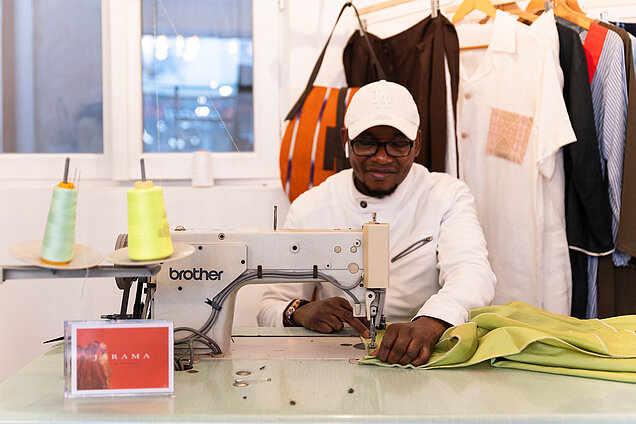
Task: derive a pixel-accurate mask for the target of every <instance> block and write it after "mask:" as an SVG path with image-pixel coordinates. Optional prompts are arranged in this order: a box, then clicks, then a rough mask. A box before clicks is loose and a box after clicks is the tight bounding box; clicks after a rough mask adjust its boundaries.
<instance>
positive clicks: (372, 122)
mask: <svg viewBox="0 0 636 424" xmlns="http://www.w3.org/2000/svg"><path fill="white" fill-rule="evenodd" d="M380 125H387V126H389V127H393V128H395V129H396V130H399V131H400V132H402V134H404V135H405V136H406V137H407V138H408V139H409V140H415V137H417V130H418V126H417V125H415V124H414V123H413V122H410V121H407V120H406V119H404V118H402V117H401V116H396V115H376V116H366V117H364V118H360V119H358V120H357V121H355V122H352V123H351V124H350V125H349V127H348V128H347V133H348V135H349V139H350V140H353V139H354V138H356V137H357V136H359V135H360V134H361V133H362V132H363V131H366V130H368V129H369V128H372V127H378V126H380Z"/></svg>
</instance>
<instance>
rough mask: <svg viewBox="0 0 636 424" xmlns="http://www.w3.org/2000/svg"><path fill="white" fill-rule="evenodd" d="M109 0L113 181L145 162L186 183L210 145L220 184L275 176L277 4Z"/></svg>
mask: <svg viewBox="0 0 636 424" xmlns="http://www.w3.org/2000/svg"><path fill="white" fill-rule="evenodd" d="M103 1H104V2H107V4H108V13H107V20H108V21H109V25H108V26H109V28H111V30H110V32H109V39H108V40H107V44H108V49H107V52H108V59H107V62H108V64H109V66H108V75H105V76H106V77H107V78H106V80H107V85H110V87H109V88H108V90H106V88H105V90H104V93H107V94H108V96H107V97H108V98H106V96H105V99H104V103H105V113H104V119H105V129H110V131H111V132H110V133H109V134H108V135H107V139H108V140H110V143H111V145H112V146H113V162H112V169H113V177H114V178H115V179H122V180H129V179H134V178H137V177H138V175H139V159H140V158H142V157H143V158H144V159H145V161H146V172H147V175H148V177H149V178H154V179H185V180H187V179H190V178H191V171H192V154H191V153H190V152H192V151H196V150H199V149H201V148H204V149H209V150H210V151H211V156H212V168H213V173H214V178H215V179H216V180H217V181H219V180H224V179H225V180H240V179H248V180H257V181H262V180H264V179H268V180H269V179H271V180H275V179H277V178H278V166H277V158H278V146H279V142H280V126H279V124H280V113H279V110H280V104H279V102H280V96H279V87H280V81H279V65H278V54H279V31H278V28H279V26H278V25H279V10H278V2H277V0H258V1H253V2H252V1H249V0H240V1H225V0H206V1H200V0H143V1H142V0H103ZM122 23H125V25H124V26H123V27H121V28H120V27H119V25H121V24H122ZM122 28H123V29H124V30H123V31H122ZM188 43H190V44H188ZM195 52H196V55H195V54H194V53H195ZM184 56H185V57H184ZM160 59H161V60H160ZM252 64H253V65H252ZM220 118H222V120H221V119H220ZM121 140H126V142H125V143H121Z"/></svg>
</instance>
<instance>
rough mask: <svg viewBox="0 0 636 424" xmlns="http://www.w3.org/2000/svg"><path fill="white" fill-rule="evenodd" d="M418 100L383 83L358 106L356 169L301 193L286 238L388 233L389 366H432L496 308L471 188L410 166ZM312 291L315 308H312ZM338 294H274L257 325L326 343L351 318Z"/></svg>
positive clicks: (361, 325)
mask: <svg viewBox="0 0 636 424" xmlns="http://www.w3.org/2000/svg"><path fill="white" fill-rule="evenodd" d="M418 127H419V114H418V111H417V106H416V104H415V101H414V100H413V97H412V96H411V94H410V93H409V92H408V90H407V89H406V88H404V87H402V86H400V85H398V84H395V83H391V82H386V81H379V82H374V83H371V84H368V85H366V86H364V87H362V88H360V90H359V91H358V92H357V93H356V94H355V95H354V96H353V98H352V100H351V103H350V105H349V107H348V109H347V113H346V115H345V128H343V130H342V142H343V146H344V149H345V152H347V154H348V155H349V160H350V162H351V168H352V169H349V170H345V171H341V172H339V173H337V174H335V175H333V176H331V177H330V178H328V179H327V180H326V181H324V182H323V183H322V184H321V185H320V186H318V187H314V188H313V189H311V190H309V191H307V192H305V193H303V194H302V195H301V196H299V197H298V198H297V199H296V200H295V201H294V202H293V203H292V205H291V206H290V208H289V212H288V214H287V219H286V222H285V227H286V228H314V229H317V228H323V229H324V228H361V227H362V224H363V223H365V222H368V221H370V220H371V217H372V214H373V213H376V214H377V221H379V222H388V223H389V224H390V256H391V258H392V259H393V261H392V263H391V268H390V285H389V288H388V290H387V293H386V303H385V313H386V315H387V321H389V322H393V323H394V324H392V325H390V326H389V327H388V328H387V330H386V333H385V335H384V338H383V340H382V343H381V344H380V348H379V349H378V350H377V351H376V352H375V353H374V354H376V355H377V356H378V358H379V359H380V360H383V361H387V362H389V363H391V364H394V363H399V364H402V365H406V364H408V363H411V364H413V365H415V366H419V365H422V364H424V363H426V361H428V359H429V357H430V355H431V352H432V350H433V347H434V346H435V343H436V342H437V341H438V340H439V337H440V336H441V335H442V333H443V332H444V331H445V330H446V329H447V328H448V327H449V326H451V325H458V324H462V323H464V322H466V320H467V319H468V311H469V310H470V309H473V308H478V307H483V306H486V305H488V304H489V303H490V301H491V300H492V298H493V296H494V290H495V276H494V274H493V273H492V271H491V269H490V265H489V263H488V258H487V256H488V253H487V250H486V242H485V240H484V236H483V232H482V230H481V227H480V225H479V222H478V220H477V213H476V211H475V202H474V199H473V196H472V195H471V194H470V191H469V189H468V187H467V186H466V185H465V184H464V183H463V182H461V181H459V180H457V179H455V178H453V177H451V176H449V175H447V174H443V173H430V172H428V170H427V169H426V168H425V167H423V166H422V165H419V164H414V163H413V161H414V160H415V157H416V156H417V154H418V153H419V149H420V144H421V143H420V139H421V132H420V131H419V129H418ZM314 290H316V295H317V296H316V299H317V300H315V301H313V302H310V301H309V299H311V298H312V294H313V293H314ZM342 295H343V294H342V291H340V290H339V289H337V288H336V287H334V286H333V285H331V284H330V283H302V284H297V285H296V284H279V285H272V286H270V287H269V288H268V290H267V292H266V293H265V295H264V296H263V298H262V299H261V300H260V302H259V306H258V312H257V318H258V322H259V325H264V326H265V325H279V326H280V325H286V326H290V325H299V326H303V327H306V328H309V329H311V330H315V331H319V332H322V333H331V332H333V331H340V330H341V329H342V328H343V324H344V323H348V324H349V325H351V326H352V327H353V328H355V329H356V330H357V331H358V332H360V333H361V334H363V335H365V336H367V335H368V326H367V325H366V323H365V322H363V321H362V320H361V319H359V318H355V317H353V314H352V309H351V306H350V305H349V303H348V302H347V301H346V300H345V299H344V298H343V297H342Z"/></svg>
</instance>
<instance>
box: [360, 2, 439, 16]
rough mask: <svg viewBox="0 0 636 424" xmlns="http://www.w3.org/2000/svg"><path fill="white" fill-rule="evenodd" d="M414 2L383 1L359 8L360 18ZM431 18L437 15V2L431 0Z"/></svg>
mask: <svg viewBox="0 0 636 424" xmlns="http://www.w3.org/2000/svg"><path fill="white" fill-rule="evenodd" d="M414 1H415V0H385V1H382V2H379V3H376V4H372V5H371V6H367V7H361V8H360V9H359V12H360V16H363V15H368V14H370V13H373V12H378V11H380V10H384V9H388V8H390V7H394V6H399V5H402V4H406V3H412V2H414ZM430 7H431V16H432V17H434V18H435V17H437V14H438V13H439V0H431V6H430Z"/></svg>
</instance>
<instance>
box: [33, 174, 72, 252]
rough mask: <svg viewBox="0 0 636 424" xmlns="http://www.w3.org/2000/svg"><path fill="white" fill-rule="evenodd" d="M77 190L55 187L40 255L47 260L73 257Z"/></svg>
mask: <svg viewBox="0 0 636 424" xmlns="http://www.w3.org/2000/svg"><path fill="white" fill-rule="evenodd" d="M76 209H77V190H76V189H70V188H62V187H59V186H58V187H55V189H54V190H53V197H52V198H51V206H50V208H49V216H48V219H47V221H46V230H45V231H44V239H43V240H42V250H41V251H40V256H41V257H42V259H44V260H45V261H47V262H52V263H67V262H69V261H70V260H71V259H73V248H74V246H75V214H76Z"/></svg>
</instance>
